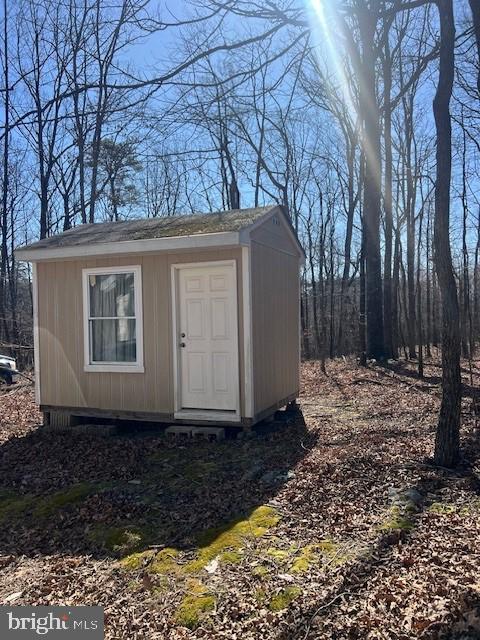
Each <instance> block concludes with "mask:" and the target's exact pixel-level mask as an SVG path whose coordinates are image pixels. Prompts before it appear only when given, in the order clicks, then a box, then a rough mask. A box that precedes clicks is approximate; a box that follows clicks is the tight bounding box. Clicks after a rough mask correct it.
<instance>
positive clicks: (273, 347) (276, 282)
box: [251, 221, 300, 413]
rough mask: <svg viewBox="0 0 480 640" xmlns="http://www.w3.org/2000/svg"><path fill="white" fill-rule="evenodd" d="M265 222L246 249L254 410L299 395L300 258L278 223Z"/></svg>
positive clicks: (262, 408)
mask: <svg viewBox="0 0 480 640" xmlns="http://www.w3.org/2000/svg"><path fill="white" fill-rule="evenodd" d="M268 222H269V221H267V223H265V225H266V224H268ZM265 225H264V226H265ZM264 226H262V227H260V228H259V229H258V230H256V231H255V232H254V233H253V234H252V249H251V253H252V305H253V347H254V353H253V362H254V379H255V392H254V397H255V412H256V413H260V412H261V411H263V410H265V409H268V408H270V407H272V406H274V405H275V404H276V403H277V402H279V401H281V400H283V399H285V398H287V397H288V396H290V395H293V394H296V393H298V384H299V341H298V336H299V331H300V327H299V318H298V304H299V301H298V286H299V285H298V281H299V256H298V255H294V252H295V251H296V247H295V245H294V244H293V243H292V240H291V239H290V237H289V236H288V234H287V233H286V232H285V231H284V230H283V227H282V226H280V227H277V228H276V229H273V230H270V229H265V228H264ZM282 234H283V235H282ZM287 249H289V250H290V253H288V252H287Z"/></svg>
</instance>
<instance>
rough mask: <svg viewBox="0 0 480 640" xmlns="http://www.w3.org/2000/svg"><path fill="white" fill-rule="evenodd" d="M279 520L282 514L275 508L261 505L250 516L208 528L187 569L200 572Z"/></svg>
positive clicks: (201, 537)
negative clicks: (222, 555) (225, 552)
mask: <svg viewBox="0 0 480 640" xmlns="http://www.w3.org/2000/svg"><path fill="white" fill-rule="evenodd" d="M279 520H280V516H279V515H278V514H277V512H276V511H275V509H272V508H271V507H267V506H261V507H258V508H257V509H255V510H254V511H253V512H252V513H251V514H250V516H249V517H248V518H239V519H237V520H234V521H233V522H231V523H229V524H227V525H225V526H224V527H221V528H218V529H208V530H207V531H205V533H204V534H203V535H202V536H200V538H199V546H200V550H199V552H198V555H197V558H196V559H195V560H192V561H191V562H189V563H188V564H186V565H185V567H184V569H185V571H186V572H187V573H198V572H199V571H200V570H201V569H203V568H204V567H205V566H206V565H207V564H208V563H209V562H210V561H211V560H213V559H214V558H216V557H217V556H219V555H221V554H222V553H223V552H224V551H227V550H231V551H235V550H239V549H241V548H242V547H243V546H244V545H245V540H247V539H249V538H250V539H252V538H260V537H261V536H263V535H265V533H267V531H268V530H269V529H270V528H271V527H274V526H275V525H276V524H277V523H278V521H279Z"/></svg>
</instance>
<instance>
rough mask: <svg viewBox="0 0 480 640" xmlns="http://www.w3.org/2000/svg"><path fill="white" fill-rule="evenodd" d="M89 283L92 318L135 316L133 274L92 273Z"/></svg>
mask: <svg viewBox="0 0 480 640" xmlns="http://www.w3.org/2000/svg"><path fill="white" fill-rule="evenodd" d="M88 281H89V291H90V317H91V318H116V317H120V318H121V317H125V316H134V315H135V290H134V277H133V273H112V274H110V275H107V274H103V275H102V274H101V275H94V274H93V273H92V274H91V275H90V276H89V278H88Z"/></svg>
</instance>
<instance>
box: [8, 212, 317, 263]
mask: <svg viewBox="0 0 480 640" xmlns="http://www.w3.org/2000/svg"><path fill="white" fill-rule="evenodd" d="M278 213H280V220H281V221H282V223H283V225H284V228H285V230H286V232H287V233H288V234H289V236H290V238H291V240H292V242H293V244H294V246H296V248H297V252H298V256H299V259H300V260H301V261H302V262H303V261H304V260H305V252H304V250H303V247H302V245H301V244H300V242H299V240H298V238H297V236H296V234H295V231H294V229H293V227H292V225H291V223H290V220H289V219H288V216H287V215H286V213H285V210H284V208H283V207H281V206H278V205H277V206H274V207H272V208H271V209H269V210H268V211H267V212H266V213H265V215H263V216H261V217H260V218H258V219H257V220H256V221H255V222H254V223H253V224H251V225H250V226H248V227H245V228H244V229H241V230H240V231H221V232H215V233H198V234H194V235H182V236H166V237H163V238H147V239H142V240H121V241H115V242H98V243H95V242H91V243H90V244H76V245H71V246H63V247H62V246H59V247H32V248H30V247H28V246H27V247H20V248H18V249H17V250H16V251H15V256H16V257H17V259H18V260H20V261H23V262H48V261H50V262H53V261H57V260H69V259H70V260H73V259H75V258H85V257H90V256H105V257H108V256H121V255H129V254H135V253H158V252H161V251H179V250H195V249H209V248H211V247H216V248H220V247H223V248H231V247H238V246H249V245H250V234H251V232H252V231H253V230H254V229H256V228H257V227H259V226H260V225H262V224H263V223H264V222H265V221H266V220H268V219H269V218H271V217H272V216H274V215H276V214H278Z"/></svg>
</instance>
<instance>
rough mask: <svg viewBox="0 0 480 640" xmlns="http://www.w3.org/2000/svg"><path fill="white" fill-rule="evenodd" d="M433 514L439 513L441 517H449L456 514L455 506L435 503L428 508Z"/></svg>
mask: <svg viewBox="0 0 480 640" xmlns="http://www.w3.org/2000/svg"><path fill="white" fill-rule="evenodd" d="M428 510H429V511H430V512H431V513H437V514H439V515H449V514H451V513H455V511H456V509H455V505H453V504H445V503H444V502H434V503H433V504H431V505H430V506H429V508H428Z"/></svg>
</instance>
